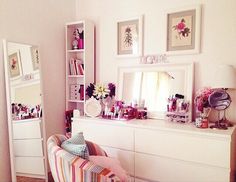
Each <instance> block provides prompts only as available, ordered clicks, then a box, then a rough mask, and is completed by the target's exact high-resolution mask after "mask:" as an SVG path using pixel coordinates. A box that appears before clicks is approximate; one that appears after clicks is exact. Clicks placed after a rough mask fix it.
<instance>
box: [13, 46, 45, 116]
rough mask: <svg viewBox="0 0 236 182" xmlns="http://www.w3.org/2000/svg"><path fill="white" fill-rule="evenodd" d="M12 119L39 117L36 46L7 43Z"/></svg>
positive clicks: (37, 53) (39, 103)
mask: <svg viewBox="0 0 236 182" xmlns="http://www.w3.org/2000/svg"><path fill="white" fill-rule="evenodd" d="M8 68H9V76H10V91H11V104H12V119H13V120H20V119H29V118H37V117H40V112H41V96H40V75H39V51H38V47H37V46H32V45H27V44H19V43H12V42H9V43H8Z"/></svg>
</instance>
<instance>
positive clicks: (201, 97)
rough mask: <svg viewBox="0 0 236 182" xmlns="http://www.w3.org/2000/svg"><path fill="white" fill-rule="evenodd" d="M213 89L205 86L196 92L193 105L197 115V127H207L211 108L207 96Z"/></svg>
mask: <svg viewBox="0 0 236 182" xmlns="http://www.w3.org/2000/svg"><path fill="white" fill-rule="evenodd" d="M213 91H214V90H213V89H211V88H209V87H205V88H203V89H201V90H199V91H198V92H197V93H196V97H195V105H196V111H197V113H198V116H197V118H196V121H198V122H197V127H200V128H208V116H209V114H210V111H211V108H210V104H209V101H208V98H209V96H210V95H211V94H212V93H213Z"/></svg>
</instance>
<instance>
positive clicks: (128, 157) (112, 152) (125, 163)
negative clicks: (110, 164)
mask: <svg viewBox="0 0 236 182" xmlns="http://www.w3.org/2000/svg"><path fill="white" fill-rule="evenodd" d="M101 147H102V149H103V150H104V151H106V153H107V155H108V156H109V157H113V158H116V159H118V160H119V161H120V164H121V166H122V168H124V170H125V171H127V172H128V173H129V174H130V175H132V176H134V152H131V151H126V150H120V149H116V148H111V147H103V146H101Z"/></svg>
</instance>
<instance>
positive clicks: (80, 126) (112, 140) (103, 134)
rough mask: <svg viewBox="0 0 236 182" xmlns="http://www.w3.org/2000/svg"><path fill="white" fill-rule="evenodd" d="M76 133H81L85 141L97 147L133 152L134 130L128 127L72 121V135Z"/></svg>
mask: <svg viewBox="0 0 236 182" xmlns="http://www.w3.org/2000/svg"><path fill="white" fill-rule="evenodd" d="M109 122H111V121H109ZM78 132H83V133H84V137H85V139H86V140H90V141H92V142H94V143H96V144H98V145H103V146H109V147H115V148H120V149H126V150H134V129H132V128H129V127H121V126H111V125H106V124H102V125H101V124H96V123H85V122H79V121H74V122H73V123H72V134H73V135H75V134H76V133H78Z"/></svg>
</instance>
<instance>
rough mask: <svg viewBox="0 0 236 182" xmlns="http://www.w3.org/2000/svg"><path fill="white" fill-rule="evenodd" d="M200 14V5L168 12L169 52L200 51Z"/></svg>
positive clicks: (190, 52)
mask: <svg viewBox="0 0 236 182" xmlns="http://www.w3.org/2000/svg"><path fill="white" fill-rule="evenodd" d="M200 15H201V6H200V5H199V6H191V7H186V8H182V9H178V10H174V11H173V10H172V11H171V12H168V13H167V30H166V32H167V41H166V42H167V44H166V52H167V54H194V53H199V52H200V27H201V26H200V25H201V23H200V18H201V16H200Z"/></svg>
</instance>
